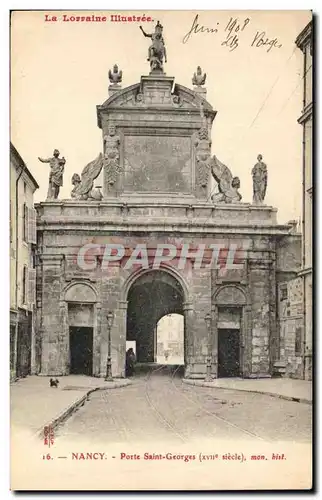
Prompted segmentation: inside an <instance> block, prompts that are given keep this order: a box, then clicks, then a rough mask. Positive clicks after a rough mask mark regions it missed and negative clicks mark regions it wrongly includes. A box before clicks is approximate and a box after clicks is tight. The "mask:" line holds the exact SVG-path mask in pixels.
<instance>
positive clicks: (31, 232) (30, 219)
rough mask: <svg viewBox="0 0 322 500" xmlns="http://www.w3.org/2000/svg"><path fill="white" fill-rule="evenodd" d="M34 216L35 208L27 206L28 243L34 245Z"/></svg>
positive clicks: (35, 237)
mask: <svg viewBox="0 0 322 500" xmlns="http://www.w3.org/2000/svg"><path fill="white" fill-rule="evenodd" d="M36 216H37V212H36V210H35V209H34V208H28V243H33V244H34V245H35V244H36V243H37V234H36Z"/></svg>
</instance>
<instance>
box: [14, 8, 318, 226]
mask: <svg viewBox="0 0 322 500" xmlns="http://www.w3.org/2000/svg"><path fill="white" fill-rule="evenodd" d="M64 14H66V16H67V18H70V16H82V15H83V16H85V15H86V16H89V15H92V14H94V15H101V16H106V17H107V18H108V21H107V22H101V23H94V22H72V21H63V15H64ZM111 14H114V15H115V14H118V12H116V11H100V12H99V11H86V12H84V11H83V12H82V11H65V12H64V11H56V12H53V11H22V12H17V11H16V12H14V13H13V15H12V22H11V141H12V142H13V144H14V145H15V147H16V148H17V150H18V151H19V153H20V155H21V156H22V158H23V159H24V161H25V162H26V164H27V166H28V168H29V170H30V171H31V173H32V174H33V176H34V177H35V178H36V180H37V181H38V184H39V186H40V188H39V189H38V190H37V191H36V193H35V201H36V202H39V201H43V200H44V199H45V197H46V193H47V187H48V173H49V172H48V169H49V167H48V165H47V164H43V163H40V162H39V161H38V159H37V158H38V156H41V157H49V156H51V155H52V152H53V149H54V148H58V149H59V150H60V152H61V155H62V156H64V157H65V158H66V160H67V163H66V166H65V175H64V186H63V187H62V188H61V192H60V198H69V197H70V191H71V189H72V185H71V177H72V175H73V173H74V172H78V173H79V174H80V173H81V171H82V169H83V168H84V167H85V165H87V163H89V162H90V161H91V160H93V159H94V158H96V157H97V155H98V153H99V152H100V151H102V147H103V143H102V131H101V130H100V129H99V128H98V126H97V119H96V106H97V105H98V104H102V103H103V102H104V101H105V100H106V99H107V98H108V86H109V79H108V71H109V69H110V68H112V67H113V65H114V64H115V63H117V64H118V65H119V68H120V69H121V70H122V71H123V82H122V86H123V88H125V87H127V86H130V85H133V84H134V83H137V82H139V81H140V77H141V75H147V74H148V73H149V63H148V62H147V60H146V59H147V51H148V47H149V45H150V39H147V38H144V36H143V34H142V33H141V31H140V29H139V25H140V24H142V25H143V28H144V30H145V31H146V32H148V33H151V32H152V31H153V30H154V26H155V24H156V21H157V20H160V22H161V24H162V25H163V27H164V28H163V34H164V39H165V43H166V48H167V55H168V62H167V64H166V65H165V71H166V74H167V75H168V76H174V77H175V82H176V83H179V84H181V85H184V86H186V87H188V88H192V82H191V79H192V75H193V73H194V72H195V71H196V67H197V66H198V65H200V66H201V67H202V70H203V71H204V72H206V73H207V79H206V85H205V86H206V88H207V100H208V101H209V102H210V104H211V105H212V106H213V108H214V109H215V110H216V111H217V116H216V118H215V120H214V124H213V128H212V154H215V155H216V156H217V157H218V158H219V159H220V161H221V162H223V163H225V164H226V165H227V166H228V167H229V168H230V169H231V171H232V173H233V175H235V176H239V177H240V180H241V188H240V192H241V194H242V196H243V200H242V201H244V202H251V199H252V179H251V169H252V167H253V165H254V164H255V163H256V161H257V160H256V158H257V155H258V154H259V153H261V154H262V155H263V159H264V162H265V163H266V164H267V167H268V188H267V195H266V199H265V202H266V204H267V205H272V206H274V207H277V208H278V222H280V223H284V222H287V221H289V220H291V219H298V218H299V217H300V214H301V182H302V127H301V126H300V125H299V124H298V123H297V120H298V118H299V116H300V114H301V110H302V101H303V79H302V76H303V54H302V52H301V51H300V50H299V49H298V48H296V46H295V43H294V42H295V39H296V37H297V35H298V34H299V33H300V31H301V30H302V29H303V28H304V27H305V26H306V24H307V23H308V22H309V21H310V19H311V12H310V11H304V10H303V11H204V10H201V11H199V12H198V11H159V12H158V11H144V12H138V11H132V12H124V11H123V12H121V13H120V14H121V15H128V16H130V15H133V14H135V15H136V16H142V15H143V14H145V16H146V17H149V16H150V17H151V18H152V19H153V20H154V22H142V23H141V22H139V23H137V22H127V23H125V22H124V23H122V22H118V23H115V22H110V20H109V19H110V15H111ZM46 15H47V19H50V18H52V17H53V16H56V17H57V19H58V20H57V21H56V22H55V21H46V20H45V19H46V17H45V16H46ZM196 15H198V24H199V28H200V27H201V26H203V27H204V29H203V30H199V32H197V33H192V34H191V35H190V37H186V39H187V38H188V41H186V42H185V43H183V41H184V39H185V35H187V34H188V33H189V31H190V30H191V27H192V25H193V21H194V19H195V17H196ZM235 19H236V20H237V22H236V23H235V24H234V26H233V28H232V31H231V33H229V28H230V27H231V26H232V25H233V23H234V20H235ZM247 20H248V21H247ZM227 25H228V29H226V28H227ZM243 26H245V28H244V29H242V27H243ZM206 27H208V28H212V29H217V32H206V30H205V28H206ZM235 30H237V31H235ZM263 32H264V35H263V37H264V39H265V40H266V39H268V40H272V44H273V45H274V46H273V47H272V48H270V45H264V44H263V43H261V42H259V43H258V41H259V40H260V38H261V33H263ZM230 35H231V37H234V36H237V37H238V46H237V48H235V49H234V50H231V49H232V47H229V46H228V45H227V44H226V45H225V43H224V42H225V41H226V39H227V36H228V37H229V36H230ZM256 35H257V38H256ZM230 40H232V38H231V39H230ZM235 40H236V38H235ZM274 40H275V43H274ZM256 45H259V46H256Z"/></svg>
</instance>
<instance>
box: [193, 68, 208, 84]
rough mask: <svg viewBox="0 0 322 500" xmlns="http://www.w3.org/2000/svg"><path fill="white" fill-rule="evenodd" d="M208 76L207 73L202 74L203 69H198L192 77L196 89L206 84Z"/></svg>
mask: <svg viewBox="0 0 322 500" xmlns="http://www.w3.org/2000/svg"><path fill="white" fill-rule="evenodd" d="M206 78H207V75H206V73H204V74H202V69H201V67H200V66H198V67H197V72H196V73H194V74H193V77H192V85H195V86H196V87H201V86H202V85H204V84H205V83H206Z"/></svg>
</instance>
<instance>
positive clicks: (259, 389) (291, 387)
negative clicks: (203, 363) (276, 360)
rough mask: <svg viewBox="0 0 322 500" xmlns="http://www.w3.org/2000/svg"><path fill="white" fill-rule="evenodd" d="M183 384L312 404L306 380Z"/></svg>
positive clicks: (216, 381)
mask: <svg viewBox="0 0 322 500" xmlns="http://www.w3.org/2000/svg"><path fill="white" fill-rule="evenodd" d="M183 382H184V383H186V384H190V385H195V386H200V387H211V388H213V389H219V388H220V389H231V390H234V391H246V392H254V393H259V394H267V395H268V396H272V397H276V398H280V399H286V400H288V401H297V402H299V403H306V404H312V382H310V381H308V380H297V379H291V378H263V379H242V378H219V379H215V380H213V381H212V382H205V381H204V380H192V379H184V380H183Z"/></svg>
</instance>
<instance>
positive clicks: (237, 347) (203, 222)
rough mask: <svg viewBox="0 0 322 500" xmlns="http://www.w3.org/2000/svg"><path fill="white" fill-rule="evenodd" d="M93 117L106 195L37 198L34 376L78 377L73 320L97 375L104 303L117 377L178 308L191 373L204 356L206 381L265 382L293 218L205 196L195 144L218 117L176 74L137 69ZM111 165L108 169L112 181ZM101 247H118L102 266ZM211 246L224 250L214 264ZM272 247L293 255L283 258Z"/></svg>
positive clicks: (292, 245)
mask: <svg viewBox="0 0 322 500" xmlns="http://www.w3.org/2000/svg"><path fill="white" fill-rule="evenodd" d="M201 105H202V109H203V111H202V113H201V112H200V108H201ZM97 115H98V125H99V127H100V128H101V129H102V136H103V144H108V154H107V155H106V157H105V160H106V161H105V164H104V167H103V170H104V171H103V177H104V182H103V194H104V197H103V200H102V201H100V202H98V201H74V200H62V201H58V200H57V201H48V202H44V203H40V204H39V205H38V206H37V210H38V250H39V259H38V282H37V308H38V323H39V331H40V332H41V333H40V336H41V338H42V354H41V369H40V373H41V374H43V375H49V374H50V375H64V374H68V373H70V372H73V370H74V369H75V366H76V365H73V363H74V362H75V355H76V354H75V352H76V351H74V350H73V349H74V348H73V347H72V332H73V331H74V330H73V329H75V328H76V329H77V328H78V330H79V332H83V338H82V340H81V337H79V338H80V341H82V342H83V340H84V338H85V336H86V335H87V333H86V332H88V331H90V335H92V337H91V338H92V340H90V344H88V345H87V350H89V351H90V354H89V355H90V358H91V363H92V364H91V369H92V374H93V375H95V376H101V377H102V376H104V375H105V373H106V360H107V357H108V345H109V340H108V339H109V335H108V332H109V329H108V324H107V315H108V313H109V311H112V312H113V314H114V322H113V325H112V328H111V347H112V351H111V354H112V373H113V376H116V377H123V376H124V365H125V348H126V340H136V341H137V353H138V355H139V356H140V357H141V360H142V359H143V360H145V361H151V359H150V357H151V348H152V351H153V345H154V338H153V333H154V331H155V327H156V324H157V322H158V321H159V319H160V318H161V317H163V316H164V315H166V314H170V313H178V314H183V315H184V327H185V328H184V330H185V333H184V335H185V339H184V342H185V349H184V350H185V353H184V358H185V376H186V377H190V378H204V377H205V374H206V364H207V357H209V354H211V372H212V375H213V376H214V377H217V376H224V375H223V374H224V373H225V370H226V371H227V370H228V371H229V370H233V373H234V374H235V375H236V374H237V375H241V376H243V377H260V376H263V377H267V376H271V375H272V374H273V372H274V363H275V362H276V361H277V360H279V358H280V352H279V347H280V335H279V329H278V322H277V298H276V288H277V281H278V279H279V273H283V272H286V273H291V274H292V273H293V275H294V274H295V273H296V272H297V271H298V268H299V266H300V260H299V254H298V252H297V247H298V244H299V243H300V236H299V235H298V234H294V228H293V226H292V225H278V224H277V222H276V209H274V208H272V207H269V206H265V205H260V206H255V205H251V204H248V203H238V204H216V205H215V204H213V203H212V202H211V201H210V194H211V185H210V183H211V180H210V176H209V180H208V182H207V183H206V185H204V183H202V184H200V183H199V181H198V179H199V176H198V165H197V162H198V160H197V159H196V151H195V144H196V136H197V134H198V131H199V130H200V129H201V128H202V127H205V124H206V127H207V129H208V132H209V136H210V132H211V126H212V123H213V120H214V118H215V116H216V111H214V110H213V108H212V106H211V105H210V104H209V103H207V102H206V101H205V100H204V99H203V98H201V97H200V95H199V94H198V93H196V92H194V91H192V90H189V89H187V88H185V87H183V86H181V85H178V84H176V83H175V82H174V78H170V77H166V76H164V75H157V76H155V75H150V76H147V77H142V78H141V82H140V83H138V84H136V85H132V86H130V87H128V88H125V89H120V90H118V91H115V92H113V94H112V95H111V96H110V98H109V99H108V100H107V101H106V102H105V103H104V104H103V105H102V106H98V107H97ZM111 124H112V125H113V126H114V127H115V130H112V132H111V128H110V127H111ZM113 137H114V139H113ZM116 138H117V139H116ZM113 141H114V142H113ZM113 148H114V150H115V151H114V153H115V154H114V155H111V154H110V151H111V150H112V149H113ZM105 152H106V151H104V153H105ZM112 160H113V161H112ZM111 168H112V169H114V170H113V172H114V173H115V172H117V175H116V179H115V182H112V183H111V181H110V180H111ZM106 244H109V245H111V244H114V245H121V246H122V248H124V253H122V256H121V257H119V258H115V259H114V261H113V262H109V265H108V266H106V261H105V260H104V256H105V250H106ZM139 244H146V245H147V249H146V251H143V250H142V252H141V254H140V256H138V255H137V257H138V258H139V259H141V261H142V263H141V264H140V263H139V262H136V263H134V265H132V264H133V249H135V248H136V249H137V248H138V245H139ZM160 244H163V245H174V246H175V254H173V255H171V260H170V259H168V260H166V259H165V260H164V262H163V263H162V264H161V265H160V267H158V268H156V267H154V258H155V254H156V251H157V246H158V245H160ZM86 245H87V246H86ZM202 245H204V247H202ZM211 245H220V246H221V248H224V249H225V252H226V253H225V252H223V253H222V254H221V255H220V256H219V268H218V269H217V266H215V265H214V264H213V262H212V252H211V251H209V249H210V248H212V247H211ZM142 248H143V247H142ZM231 248H239V249H242V251H241V254H240V262H239V265H238V268H236V263H235V268H229V269H227V268H226V267H225V266H223V265H221V264H222V263H223V262H227V259H228V256H229V249H231ZM281 248H284V249H285V248H288V249H289V251H290V255H292V256H293V261H292V262H291V264H288V265H286V264H285V262H284V261H283V255H282V254H283V251H282V250H281ZM200 249H202V250H200ZM145 252H146V253H145ZM184 252H186V260H185V263H184V265H183V260H182V255H183V254H184ZM227 252H228V256H227ZM131 259H132V260H131ZM234 262H235V261H234ZM143 263H144V265H142V264H143ZM280 265H281V266H282V268H279V266H280ZM207 316H210V322H209V325H208V323H207V322H206V320H205V319H206V318H207ZM75 323H77V324H75ZM86 328H87V329H89V330H85V329H86ZM81 329H83V330H81ZM85 333H86V335H85ZM230 342H231V343H232V344H233V345H234V347H233V348H231V349H230V348H229V345H230V344H229V343H230ZM233 350H234V355H233V356H232V354H231V353H232V351H233ZM78 355H79V356H82V355H83V353H82V352H80V353H79V354H78ZM226 358H227V359H228V358H229V360H230V361H229V363H230V364H229V363H228V364H227V362H226V361H227V359H226ZM152 361H153V352H152ZM76 364H77V363H76ZM78 368H79V364H78ZM229 373H230V372H229ZM231 373H232V372H231Z"/></svg>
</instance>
